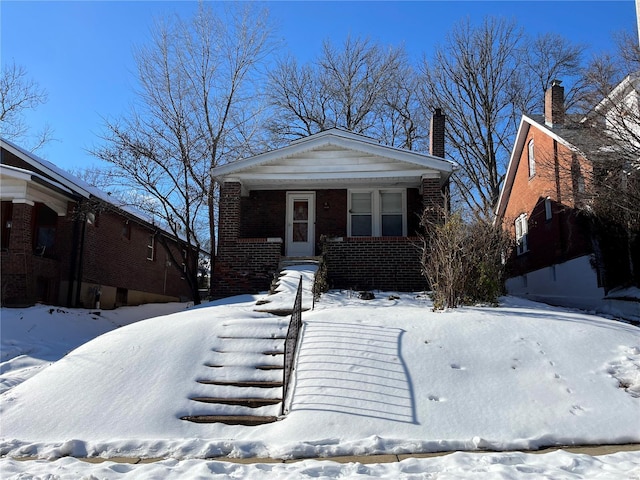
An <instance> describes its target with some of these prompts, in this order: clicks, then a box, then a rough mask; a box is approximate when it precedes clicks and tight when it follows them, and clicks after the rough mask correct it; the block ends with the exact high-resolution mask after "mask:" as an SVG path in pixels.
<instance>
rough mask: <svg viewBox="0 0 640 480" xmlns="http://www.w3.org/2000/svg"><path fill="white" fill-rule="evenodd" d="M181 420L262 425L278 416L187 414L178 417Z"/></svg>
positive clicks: (276, 418) (271, 421)
mask: <svg viewBox="0 0 640 480" xmlns="http://www.w3.org/2000/svg"><path fill="white" fill-rule="evenodd" d="M180 419H181V420H186V421H188V422H194V423H224V424H226V425H246V426H249V427H251V426H255V425H264V424H265V423H273V422H275V421H276V420H278V417H274V416H268V417H261V416H252V415H187V416H184V417H180Z"/></svg>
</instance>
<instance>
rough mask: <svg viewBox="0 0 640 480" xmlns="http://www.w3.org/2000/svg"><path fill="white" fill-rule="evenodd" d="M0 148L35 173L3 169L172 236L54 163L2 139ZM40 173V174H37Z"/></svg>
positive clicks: (141, 214) (146, 217)
mask: <svg viewBox="0 0 640 480" xmlns="http://www.w3.org/2000/svg"><path fill="white" fill-rule="evenodd" d="M0 146H1V147H2V148H4V149H5V150H7V151H9V152H11V153H13V154H14V155H15V156H17V157H18V158H20V159H21V160H23V161H24V162H26V163H27V164H29V165H31V166H32V167H33V168H34V169H35V170H36V171H31V170H26V169H21V168H17V167H11V166H9V165H3V167H6V168H10V169H12V170H13V171H14V172H18V171H21V172H23V173H27V172H28V173H29V174H30V175H31V176H32V177H33V178H38V179H41V180H46V182H47V183H49V184H51V185H53V186H55V187H57V188H60V189H62V190H63V191H65V192H67V193H69V194H75V195H79V196H81V197H83V198H86V199H90V198H95V199H98V200H100V201H102V202H105V203H107V204H109V205H112V206H114V207H115V208H117V209H118V210H121V211H123V212H125V213H127V214H129V215H131V216H132V217H135V218H136V219H138V220H140V221H141V222H143V223H146V224H149V225H153V226H154V227H157V228H160V229H161V230H163V231H164V232H165V233H167V234H169V235H171V236H174V234H173V233H172V232H170V231H168V230H166V229H163V228H161V227H160V226H158V225H157V224H156V221H155V220H154V219H153V218H152V217H150V216H148V215H146V214H144V213H143V212H141V211H139V210H138V209H136V208H135V207H132V206H130V205H127V204H125V203H124V202H121V201H119V200H118V199H117V198H114V197H112V196H111V195H110V194H109V193H108V192H105V191H103V190H101V189H99V188H97V187H94V186H93V185H90V184H89V183H87V182H85V181H84V180H82V179H81V178H79V177H77V176H75V175H73V174H71V173H69V172H67V171H66V170H64V169H62V168H60V167H58V166H57V165H55V164H54V163H52V162H50V161H48V160H45V159H43V158H42V157H39V156H38V155H36V154H35V153H33V152H29V151H27V150H25V149H23V148H21V147H19V146H18V145H16V144H15V143H13V142H11V141H9V140H6V139H4V138H0ZM39 172H40V173H39Z"/></svg>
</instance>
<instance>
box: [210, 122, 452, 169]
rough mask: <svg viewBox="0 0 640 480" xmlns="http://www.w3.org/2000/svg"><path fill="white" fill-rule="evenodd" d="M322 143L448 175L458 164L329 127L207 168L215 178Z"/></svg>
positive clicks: (295, 153)
mask: <svg viewBox="0 0 640 480" xmlns="http://www.w3.org/2000/svg"><path fill="white" fill-rule="evenodd" d="M324 145H335V146H337V147H343V148H346V149H349V150H356V151H360V152H363V153H369V154H373V155H380V150H384V152H385V154H386V156H387V157H389V158H392V159H395V160H399V161H404V162H407V163H413V164H415V165H419V166H421V167H427V168H432V169H434V170H439V171H441V172H445V173H448V174H449V175H451V173H453V172H454V171H455V170H457V168H458V164H457V163H455V162H454V161H452V160H447V159H444V158H440V157H434V156H433V155H427V154H424V153H419V152H414V151H412V150H405V149H401V148H397V147H390V146H388V145H383V144H381V143H378V142H376V141H375V140H373V139H371V138H369V137H363V136H361V135H358V134H354V133H352V132H347V131H344V130H340V129H336V128H333V129H330V130H324V131H322V132H319V133H316V134H314V135H310V136H308V137H305V138H301V139H298V140H296V141H294V142H292V143H291V144H289V145H287V146H285V147H282V148H279V149H276V150H271V151H269V152H265V153H261V154H258V155H254V156H252V157H247V158H242V159H239V160H235V161H233V162H231V163H227V164H225V165H221V166H218V167H214V168H212V169H211V175H212V176H213V177H214V178H215V179H219V178H221V177H225V176H227V175H230V174H234V173H237V172H240V171H242V170H246V169H249V168H251V167H254V166H258V165H263V164H267V163H270V162H272V161H275V160H277V159H279V158H285V157H290V156H293V155H297V154H300V153H303V152H306V151H309V150H311V149H312V148H314V147H316V146H324ZM412 158H420V159H426V160H428V161H429V162H430V163H433V164H434V165H424V163H423V162H419V161H412Z"/></svg>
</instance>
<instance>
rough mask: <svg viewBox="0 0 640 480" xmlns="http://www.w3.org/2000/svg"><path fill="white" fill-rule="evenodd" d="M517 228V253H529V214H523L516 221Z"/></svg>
mask: <svg viewBox="0 0 640 480" xmlns="http://www.w3.org/2000/svg"><path fill="white" fill-rule="evenodd" d="M515 227H516V252H517V253H518V255H522V254H523V253H525V252H527V251H529V245H528V242H527V238H528V233H529V225H528V223H527V214H526V213H523V214H522V215H520V216H519V217H518V218H516V221H515Z"/></svg>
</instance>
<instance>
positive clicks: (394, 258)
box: [323, 237, 426, 292]
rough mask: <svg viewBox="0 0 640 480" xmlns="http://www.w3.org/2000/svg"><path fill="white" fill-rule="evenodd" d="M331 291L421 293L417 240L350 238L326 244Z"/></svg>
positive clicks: (422, 285) (401, 238)
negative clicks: (337, 289)
mask: <svg viewBox="0 0 640 480" xmlns="http://www.w3.org/2000/svg"><path fill="white" fill-rule="evenodd" d="M323 247H324V257H325V261H326V262H327V272H328V277H329V278H328V281H329V286H330V288H351V289H355V290H373V289H376V290H390V291H401V292H413V291H422V290H424V289H425V288H426V280H425V278H424V277H423V276H422V273H421V269H420V250H419V240H418V238H416V237H408V238H407V237H351V238H343V239H342V240H337V239H333V240H328V241H326V242H325V243H324V244H323Z"/></svg>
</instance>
